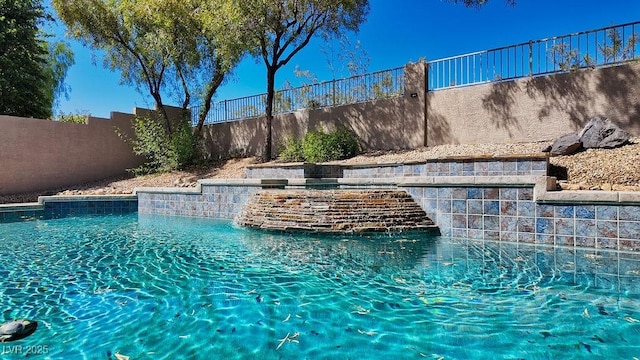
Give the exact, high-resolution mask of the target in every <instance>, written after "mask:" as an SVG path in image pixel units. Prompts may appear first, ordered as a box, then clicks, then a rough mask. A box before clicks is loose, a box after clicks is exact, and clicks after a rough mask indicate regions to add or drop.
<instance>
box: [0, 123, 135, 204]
mask: <svg viewBox="0 0 640 360" xmlns="http://www.w3.org/2000/svg"><path fill="white" fill-rule="evenodd" d="M132 119H133V115H132V114H124V113H111V119H102V118H95V117H90V118H89V119H88V120H87V122H86V124H74V123H65V122H56V121H50V120H39V119H28V118H18V117H12V116H0V168H1V171H0V194H16V193H21V192H32V191H44V190H52V189H56V188H60V187H64V186H69V185H74V184H79V183H84V182H89V181H95V180H100V179H104V178H108V177H113V176H117V175H121V174H124V173H125V172H126V169H129V168H132V167H135V166H137V165H139V164H140V163H141V161H142V159H141V158H139V157H137V156H135V155H133V153H132V151H131V146H130V145H129V144H127V143H125V142H124V141H123V140H122V139H121V138H120V137H119V136H118V135H117V134H116V131H115V128H118V129H120V130H121V131H122V132H123V133H125V134H128V135H131V120H132Z"/></svg>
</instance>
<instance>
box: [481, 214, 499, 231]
mask: <svg viewBox="0 0 640 360" xmlns="http://www.w3.org/2000/svg"><path fill="white" fill-rule="evenodd" d="M484 229H485V230H500V217H499V216H485V217H484Z"/></svg>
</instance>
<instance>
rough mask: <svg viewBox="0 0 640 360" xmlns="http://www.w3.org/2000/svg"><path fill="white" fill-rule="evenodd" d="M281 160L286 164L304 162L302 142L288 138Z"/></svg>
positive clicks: (281, 153)
mask: <svg viewBox="0 0 640 360" xmlns="http://www.w3.org/2000/svg"><path fill="white" fill-rule="evenodd" d="M280 159H282V160H283V161H286V162H300V161H304V154H303V152H302V141H300V140H296V139H294V138H288V139H287V141H286V142H285V144H284V149H283V150H282V152H280Z"/></svg>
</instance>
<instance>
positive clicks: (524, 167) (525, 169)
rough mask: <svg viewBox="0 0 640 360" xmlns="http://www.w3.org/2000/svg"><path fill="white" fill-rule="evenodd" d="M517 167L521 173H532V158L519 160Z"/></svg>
mask: <svg viewBox="0 0 640 360" xmlns="http://www.w3.org/2000/svg"><path fill="white" fill-rule="evenodd" d="M517 169H518V170H517V171H518V174H519V175H529V174H531V160H518V165H517Z"/></svg>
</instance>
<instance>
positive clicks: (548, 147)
mask: <svg viewBox="0 0 640 360" xmlns="http://www.w3.org/2000/svg"><path fill="white" fill-rule="evenodd" d="M552 148H553V147H552V146H551V145H547V146H543V147H542V149H540V151H542V152H550V151H551V149H552Z"/></svg>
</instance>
